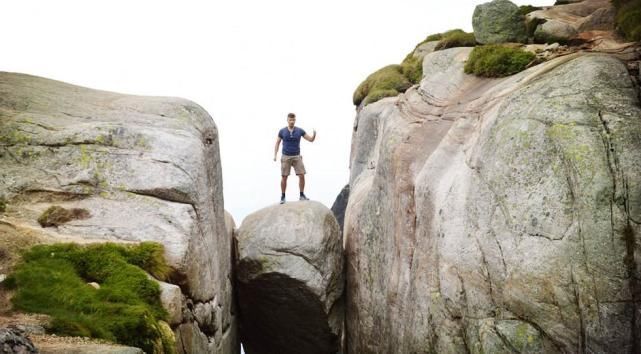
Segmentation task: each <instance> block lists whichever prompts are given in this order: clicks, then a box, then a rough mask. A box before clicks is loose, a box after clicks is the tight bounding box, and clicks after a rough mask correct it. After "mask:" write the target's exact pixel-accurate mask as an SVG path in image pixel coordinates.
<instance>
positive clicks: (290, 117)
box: [287, 113, 296, 128]
mask: <svg viewBox="0 0 641 354" xmlns="http://www.w3.org/2000/svg"><path fill="white" fill-rule="evenodd" d="M295 123H296V115H295V114H294V113H290V114H288V115H287V125H288V126H289V127H290V128H293V127H294V124H295Z"/></svg>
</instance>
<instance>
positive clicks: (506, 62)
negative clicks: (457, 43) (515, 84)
mask: <svg viewBox="0 0 641 354" xmlns="http://www.w3.org/2000/svg"><path fill="white" fill-rule="evenodd" d="M534 58H535V55H534V54H532V53H530V52H526V51H524V50H522V49H518V48H510V47H504V46H501V45H497V44H491V45H484V46H480V47H476V48H474V49H473V50H472V52H471V53H470V56H469V58H468V59H467V62H466V63H465V73H467V74H474V75H477V76H484V77H502V76H509V75H512V74H516V73H518V72H520V71H523V70H524V69H525V68H526V67H527V65H528V64H529V63H530V62H531V61H532V60H534Z"/></svg>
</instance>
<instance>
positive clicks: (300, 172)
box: [274, 113, 316, 204]
mask: <svg viewBox="0 0 641 354" xmlns="http://www.w3.org/2000/svg"><path fill="white" fill-rule="evenodd" d="M295 123H296V115H295V114H294V113H289V114H288V115H287V126H286V127H285V128H283V129H281V130H280V131H279V132H278V138H276V146H275V147H274V161H276V155H278V147H279V146H280V142H281V141H282V142H283V152H282V156H281V158H280V170H281V180H280V191H281V195H280V203H281V204H284V203H285V190H286V189H287V177H289V174H290V173H291V169H292V167H294V171H295V172H296V175H297V176H298V187H299V188H300V200H309V199H308V198H307V197H306V196H305V193H304V190H305V165H303V157H302V156H300V138H301V137H303V138H305V140H307V141H309V142H314V140H316V130H314V131H313V134H312V136H309V135H308V134H307V133H305V131H304V130H303V129H301V128H298V127H295V126H294V124H295Z"/></svg>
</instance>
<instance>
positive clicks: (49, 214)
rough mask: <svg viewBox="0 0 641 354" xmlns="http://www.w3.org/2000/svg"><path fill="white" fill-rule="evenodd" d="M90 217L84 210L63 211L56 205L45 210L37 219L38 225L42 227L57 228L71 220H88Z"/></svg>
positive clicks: (63, 209)
mask: <svg viewBox="0 0 641 354" xmlns="http://www.w3.org/2000/svg"><path fill="white" fill-rule="evenodd" d="M89 217H91V214H89V211H88V210H86V209H78V208H73V209H65V208H63V207H61V206H58V205H52V206H50V207H49V208H48V209H47V210H45V211H44V212H43V213H42V215H40V217H39V218H38V223H39V224H40V226H42V227H48V226H59V225H62V224H64V223H66V222H69V221H71V220H78V219H88V218H89Z"/></svg>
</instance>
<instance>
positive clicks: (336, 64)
mask: <svg viewBox="0 0 641 354" xmlns="http://www.w3.org/2000/svg"><path fill="white" fill-rule="evenodd" d="M482 2H483V1H463V0H448V1H427V0H423V1H414V0H407V1H401V0H398V1H393V2H392V1H379V0H358V1H354V0H349V1H348V0H342V1H338V0H336V1H334V0H326V1H315V2H308V1H295V0H287V1H278V0H272V1H258V0H256V1H243V0H236V1H186V0H182V1H173V2H169V1H159V0H153V1H131V0H130V1H120V0H109V1H102V2H98V1H87V0H78V1H65V0H57V1H50V0H47V1H29V0H19V1H18V0H16V1H2V2H1V3H0V14H2V20H0V33H2V45H1V46H0V53H1V55H0V70H2V71H13V72H22V73H28V74H32V75H38V76H44V77H47V78H51V79H56V80H61V81H65V82H69V83H73V84H77V85H82V86H87V87H91V88H96V89H101V90H109V91H116V92H121V93H129V94H139V95H154V96H178V97H184V98H187V99H190V100H193V101H195V102H197V103H198V104H200V105H201V106H203V107H204V108H205V109H206V110H207V111H208V112H209V113H210V114H211V116H212V117H213V118H214V120H215V122H216V124H217V126H218V129H219V133H220V152H221V157H222V167H223V184H224V194H225V195H224V197H225V209H227V210H228V211H229V212H231V214H232V215H233V216H234V219H235V221H236V223H237V224H238V225H240V223H241V221H242V219H243V218H244V217H245V216H246V215H247V214H249V213H251V212H253V211H255V210H257V209H260V208H262V207H264V206H267V205H270V204H273V203H276V202H277V201H278V199H279V197H280V187H279V180H280V177H279V175H280V169H279V166H280V163H279V162H274V161H273V160H272V158H273V148H274V142H275V139H276V135H277V132H278V130H279V129H280V128H282V127H284V126H285V125H286V115H287V113H288V112H295V113H296V114H297V117H298V119H297V125H298V126H300V127H302V128H303V129H306V130H307V131H309V132H310V133H311V130H312V129H313V128H315V129H316V130H317V132H318V137H317V140H316V142H314V143H313V144H311V143H308V142H306V141H302V142H301V145H302V155H303V156H304V160H305V165H306V168H307V172H308V174H307V188H306V194H307V195H308V196H309V197H310V198H311V199H314V200H319V201H321V202H322V203H324V204H325V205H327V206H328V207H330V206H331V205H332V203H333V201H334V199H335V197H336V195H337V194H338V193H339V191H340V190H341V188H342V187H343V186H344V185H345V184H346V183H347V182H348V176H349V170H348V164H349V150H350V139H351V131H352V124H353V120H354V116H355V111H354V107H353V105H352V100H351V98H352V93H353V91H354V89H355V88H356V86H358V84H359V83H360V82H361V81H362V80H363V79H365V78H366V77H367V75H369V74H370V73H372V72H373V71H375V70H377V69H379V68H380V67H382V66H385V65H388V64H394V63H396V64H398V63H400V62H401V61H402V60H403V58H404V57H405V55H406V54H407V53H408V52H410V51H411V50H412V49H413V48H414V46H415V45H416V43H418V42H420V41H421V40H423V39H424V38H425V37H426V36H427V35H428V34H432V33H437V32H442V31H446V30H449V29H453V28H462V29H464V30H466V31H471V30H472V12H473V11H474V6H475V5H477V4H479V3H482ZM516 3H517V4H519V5H524V4H526V3H531V4H534V5H536V4H539V5H551V3H552V1H532V2H525V1H517V2H516ZM289 181H290V184H289V188H288V199H289V200H294V199H297V197H298V186H297V179H296V177H295V176H293V175H292V177H290V180H289Z"/></svg>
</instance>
